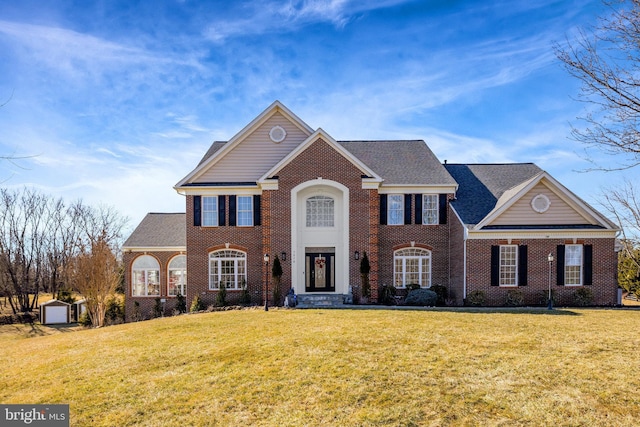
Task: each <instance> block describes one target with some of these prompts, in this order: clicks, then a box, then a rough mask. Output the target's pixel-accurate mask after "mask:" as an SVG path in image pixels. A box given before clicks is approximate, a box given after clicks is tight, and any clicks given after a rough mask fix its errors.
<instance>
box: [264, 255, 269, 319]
mask: <svg viewBox="0 0 640 427" xmlns="http://www.w3.org/2000/svg"><path fill="white" fill-rule="evenodd" d="M263 260H264V289H265V290H264V311H269V254H264V258H263Z"/></svg>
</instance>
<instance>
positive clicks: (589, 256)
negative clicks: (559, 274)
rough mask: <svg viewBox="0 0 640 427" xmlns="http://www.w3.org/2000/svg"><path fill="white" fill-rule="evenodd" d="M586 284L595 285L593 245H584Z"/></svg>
mask: <svg viewBox="0 0 640 427" xmlns="http://www.w3.org/2000/svg"><path fill="white" fill-rule="evenodd" d="M584 284H585V285H587V286H591V285H593V246H591V245H584Z"/></svg>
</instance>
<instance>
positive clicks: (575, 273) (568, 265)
mask: <svg viewBox="0 0 640 427" xmlns="http://www.w3.org/2000/svg"><path fill="white" fill-rule="evenodd" d="M564 284H565V285H566V286H580V285H582V245H566V246H565V252H564Z"/></svg>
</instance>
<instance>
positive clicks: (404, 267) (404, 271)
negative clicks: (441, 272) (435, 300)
mask: <svg viewBox="0 0 640 427" xmlns="http://www.w3.org/2000/svg"><path fill="white" fill-rule="evenodd" d="M407 249H417V250H420V251H424V253H425V254H426V255H424V256H421V255H398V253H402V252H403V251H405V250H407ZM431 257H432V253H431V251H430V250H428V249H423V248H402V249H398V250H397V251H395V252H394V253H393V283H394V286H395V287H396V288H397V289H406V287H407V259H418V260H420V261H422V260H423V259H427V260H428V262H429V283H428V284H427V285H426V286H425V285H424V284H423V283H421V282H422V274H423V272H422V262H419V263H418V282H419V283H418V284H419V285H420V287H421V288H425V289H428V288H430V287H431V283H432V278H433V265H432V263H431ZM397 259H400V260H402V286H396V285H395V280H396V273H397V270H396V260H397Z"/></svg>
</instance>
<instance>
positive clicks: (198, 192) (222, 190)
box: [177, 185, 262, 196]
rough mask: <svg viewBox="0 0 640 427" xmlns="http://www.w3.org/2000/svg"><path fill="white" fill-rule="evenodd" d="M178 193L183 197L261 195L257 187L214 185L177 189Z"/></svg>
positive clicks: (259, 188)
mask: <svg viewBox="0 0 640 427" xmlns="http://www.w3.org/2000/svg"><path fill="white" fill-rule="evenodd" d="M177 191H178V193H180V194H182V195H183V196H221V195H226V194H235V195H239V196H245V195H246V196H249V195H252V194H261V193H262V190H261V187H260V186H258V185H251V186H237V185H236V186H234V185H216V186H215V187H213V186H212V187H208V186H196V187H182V188H179V189H177Z"/></svg>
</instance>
